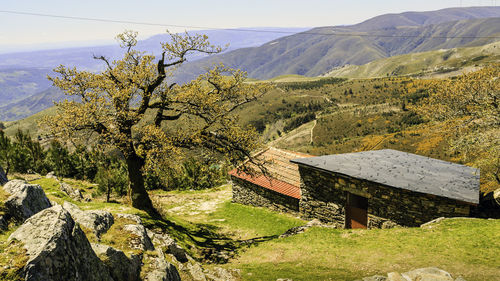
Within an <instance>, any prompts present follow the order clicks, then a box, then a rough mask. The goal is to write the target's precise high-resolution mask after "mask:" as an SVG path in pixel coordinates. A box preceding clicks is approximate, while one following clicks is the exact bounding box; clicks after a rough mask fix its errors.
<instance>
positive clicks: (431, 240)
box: [228, 219, 500, 281]
mask: <svg viewBox="0 0 500 281" xmlns="http://www.w3.org/2000/svg"><path fill="white" fill-rule="evenodd" d="M499 233H500V221H498V220H478V219H453V220H446V221H444V222H442V223H440V224H439V225H436V226H434V227H432V228H430V229H421V228H400V229H385V230H382V229H378V230H358V231H355V230H337V229H325V228H312V229H310V230H309V231H307V232H305V233H303V234H299V235H296V236H292V237H289V238H285V239H279V240H273V241H269V242H264V243H262V244H260V245H259V246H258V247H253V248H250V249H249V250H248V251H246V252H245V253H243V254H242V255H241V257H239V258H238V259H237V260H234V261H232V262H231V263H230V264H229V265H228V266H229V267H235V268H241V269H242V270H243V279H244V280H276V279H277V278H290V279H293V280H354V279H356V278H361V277H363V276H369V275H374V274H385V273H387V272H391V271H398V272H405V271H408V270H411V269H415V268H420V267H428V266H437V267H439V268H442V269H444V270H447V271H449V272H450V273H452V275H453V276H455V277H457V276H459V275H461V276H463V277H464V278H465V279H466V280H468V281H474V280H478V281H479V280H498V276H500V268H499V267H498V260H497V257H498V256H499V255H500V239H499V238H500V234H499Z"/></svg>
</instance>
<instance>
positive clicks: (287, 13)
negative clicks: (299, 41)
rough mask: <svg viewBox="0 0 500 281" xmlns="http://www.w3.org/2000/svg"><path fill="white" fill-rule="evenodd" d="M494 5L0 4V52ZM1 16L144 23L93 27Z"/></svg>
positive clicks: (25, 0)
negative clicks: (125, 36) (128, 34)
mask: <svg viewBox="0 0 500 281" xmlns="http://www.w3.org/2000/svg"><path fill="white" fill-rule="evenodd" d="M497 2H498V4H500V0H498V1H496V0H418V1H415V0H413V1H405V0H377V1H374V0H350V1H336V0H335V1H334V0H182V1H181V0H177V1H171V0H0V52H10V51H19V50H28V49H41V48H53V47H65V46H77V45H95V44H108V43H113V42H114V39H113V38H114V37H115V36H116V34H118V33H120V32H123V31H124V30H128V29H131V30H135V31H138V32H139V35H140V38H147V37H149V36H151V35H154V34H159V33H163V32H165V30H166V29H168V30H170V31H172V32H179V31H184V30H191V29H196V28H193V27H201V28H198V29H206V28H207V27H208V28H238V27H240V28H241V27H247V28H248V27H317V26H332V25H349V24H355V23H359V22H362V21H364V20H366V19H369V18H371V17H374V16H377V15H381V14H386V13H400V12H406V11H430V10H438V9H442V8H449V7H460V6H462V7H469V6H496V5H497ZM1 11H15V12H27V13H39V14H49V15H58V16H68V17H84V18H98V19H107V20H117V21H133V22H146V23H154V24H163V25H177V26H185V27H173V26H171V27H166V26H153V25H139V24H125V23H109V22H95V21H85V20H76V19H64V18H51V17H41V16H30V15H19V14H10V13H5V12H1Z"/></svg>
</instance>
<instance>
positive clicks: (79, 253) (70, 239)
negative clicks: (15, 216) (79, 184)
mask: <svg viewBox="0 0 500 281" xmlns="http://www.w3.org/2000/svg"><path fill="white" fill-rule="evenodd" d="M12 239H16V240H18V241H20V242H22V243H23V244H24V248H25V249H26V251H27V255H28V256H29V260H28V262H27V263H26V265H25V266H24V267H23V269H22V272H21V274H22V277H23V280H30V281H31V280H37V281H38V280H40V281H41V280H54V281H59V280H61V281H63V280H64V281H73V280H74V281H76V280H79V281H84V280H89V281H91V280H106V281H110V280H112V279H111V277H110V275H109V272H108V270H107V268H106V266H105V265H104V263H103V262H102V261H101V260H100V259H99V258H98V257H97V256H96V254H95V253H94V251H93V250H92V247H91V246H90V243H89V241H88V240H87V237H85V234H84V233H83V231H82V230H81V229H80V227H79V226H78V224H77V223H75V221H74V220H73V219H72V218H71V215H70V213H69V212H68V211H66V210H65V209H64V208H63V207H62V206H60V205H58V206H54V207H51V208H48V209H45V210H43V211H41V212H39V213H37V214H36V215H33V216H32V217H30V218H29V219H27V220H26V222H25V223H24V224H23V225H21V226H20V227H19V228H18V229H17V230H16V231H15V232H14V233H12V234H11V235H10V237H9V240H12Z"/></svg>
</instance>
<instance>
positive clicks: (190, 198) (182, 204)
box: [151, 184, 231, 218]
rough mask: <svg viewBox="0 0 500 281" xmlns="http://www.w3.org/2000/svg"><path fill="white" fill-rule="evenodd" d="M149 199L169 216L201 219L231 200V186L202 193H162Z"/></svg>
mask: <svg viewBox="0 0 500 281" xmlns="http://www.w3.org/2000/svg"><path fill="white" fill-rule="evenodd" d="M151 197H152V200H153V201H154V202H155V203H156V204H159V205H161V207H162V209H163V211H165V212H166V213H167V214H169V215H172V216H180V217H184V218H189V217H193V216H198V215H202V216H201V217H203V215H208V214H210V213H213V212H215V211H216V210H217V208H218V207H219V206H220V205H221V204H223V203H224V202H227V201H228V200H231V186H230V185H229V184H227V185H223V186H221V187H218V188H214V189H209V190H202V191H187V192H162V193H158V194H152V195H151Z"/></svg>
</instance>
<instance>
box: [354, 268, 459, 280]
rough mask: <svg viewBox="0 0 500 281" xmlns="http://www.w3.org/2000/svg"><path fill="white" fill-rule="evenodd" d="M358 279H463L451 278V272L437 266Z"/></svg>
mask: <svg viewBox="0 0 500 281" xmlns="http://www.w3.org/2000/svg"><path fill="white" fill-rule="evenodd" d="M358 281H465V280H464V279H463V278H462V277H458V278H457V279H453V277H452V276H451V274H449V273H448V272H446V271H444V270H442V269H439V268H437V267H426V268H419V269H415V270H412V271H408V272H405V273H401V274H400V273H397V272H391V273H389V274H387V277H386V276H381V275H374V276H370V277H365V278H363V279H361V280H358Z"/></svg>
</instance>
